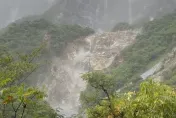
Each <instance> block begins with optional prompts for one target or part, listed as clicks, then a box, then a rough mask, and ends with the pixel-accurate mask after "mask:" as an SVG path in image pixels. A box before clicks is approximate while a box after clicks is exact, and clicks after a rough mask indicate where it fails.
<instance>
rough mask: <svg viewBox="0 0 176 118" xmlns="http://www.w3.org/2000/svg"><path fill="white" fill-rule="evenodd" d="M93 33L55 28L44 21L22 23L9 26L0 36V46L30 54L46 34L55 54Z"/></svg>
mask: <svg viewBox="0 0 176 118" xmlns="http://www.w3.org/2000/svg"><path fill="white" fill-rule="evenodd" d="M93 32H94V31H93V30H91V29H89V28H83V27H81V26H79V25H59V26H56V25H54V24H52V23H50V22H47V21H46V20H43V19H40V20H34V21H22V22H17V23H13V24H10V25H9V26H8V27H7V28H6V29H4V31H2V33H1V35H0V44H1V45H5V46H7V47H8V48H10V49H13V51H14V52H30V51H31V50H32V49H34V48H36V47H38V46H39V45H40V44H41V43H42V42H43V41H44V37H45V35H46V34H48V35H49V38H50V43H51V44H50V49H51V51H53V53H55V54H59V53H58V52H59V51H60V50H61V49H62V47H64V46H65V45H66V43H67V42H68V41H72V40H74V39H77V38H79V37H81V36H87V35H89V34H91V33H93Z"/></svg>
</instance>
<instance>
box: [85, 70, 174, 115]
mask: <svg viewBox="0 0 176 118" xmlns="http://www.w3.org/2000/svg"><path fill="white" fill-rule="evenodd" d="M83 79H85V80H86V81H87V82H88V83H89V85H90V86H91V87H92V88H94V91H92V93H93V92H94V94H89V95H88V96H84V95H83V94H82V99H85V98H83V97H86V100H87V103H86V102H83V104H87V105H88V106H86V115H87V117H88V118H175V117H176V113H175V112H176V92H175V90H174V88H171V87H169V86H167V85H164V84H161V83H158V82H154V81H152V80H148V81H146V82H143V83H141V84H140V88H139V91H137V92H135V91H130V92H128V93H118V92H117V91H113V90H112V86H113V85H115V84H114V82H113V80H114V79H113V77H112V76H111V75H107V74H105V73H102V72H91V73H88V74H85V75H83ZM99 93H102V94H101V95H102V96H101V98H100V97H99V96H100V94H99ZM88 103H89V104H88ZM90 103H91V104H90Z"/></svg>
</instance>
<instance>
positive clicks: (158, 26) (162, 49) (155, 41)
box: [113, 13, 176, 88]
mask: <svg viewBox="0 0 176 118" xmlns="http://www.w3.org/2000/svg"><path fill="white" fill-rule="evenodd" d="M175 19H176V13H173V14H169V15H167V16H164V17H163V18H161V19H156V20H154V21H151V22H148V23H147V24H145V25H144V27H143V30H142V32H141V34H139V35H138V36H137V38H136V42H135V43H134V44H133V45H131V46H129V47H127V48H126V49H125V50H124V51H123V52H122V58H123V59H124V62H123V64H121V65H120V66H118V67H115V68H114V70H113V72H114V74H115V75H116V80H117V81H118V83H119V84H118V85H117V88H120V87H123V86H124V85H126V84H127V83H130V82H133V83H134V85H133V86H136V85H135V84H136V83H138V82H139V80H140V74H141V73H143V72H145V71H146V70H147V69H148V68H149V66H150V67H151V66H152V65H151V63H152V64H155V63H153V62H156V60H159V59H160V58H161V57H162V56H163V55H164V54H166V53H167V52H169V51H170V50H171V49H172V48H173V47H174V46H175V45H176V40H175V36H176V32H175V31H176V22H175ZM137 86H138V85H137ZM131 87H132V86H131Z"/></svg>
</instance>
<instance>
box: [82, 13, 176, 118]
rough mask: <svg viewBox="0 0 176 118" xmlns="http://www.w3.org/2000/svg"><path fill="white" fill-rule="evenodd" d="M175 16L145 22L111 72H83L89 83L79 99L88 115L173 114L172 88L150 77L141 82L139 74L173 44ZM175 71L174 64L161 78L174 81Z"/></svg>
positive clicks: (144, 117) (138, 117)
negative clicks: (121, 60) (164, 76)
mask: <svg viewBox="0 0 176 118" xmlns="http://www.w3.org/2000/svg"><path fill="white" fill-rule="evenodd" d="M175 20H176V13H172V14H169V15H166V16H164V17H162V18H160V19H155V20H153V21H150V22H148V23H146V24H145V25H144V26H143V28H142V31H141V33H140V34H139V35H138V36H137V38H136V42H135V43H134V44H133V45H131V46H129V47H128V48H126V49H125V50H124V51H123V52H122V54H121V56H122V57H123V60H124V61H123V63H122V64H121V65H119V66H118V67H117V66H116V65H115V64H114V65H113V69H112V71H110V72H109V69H108V72H105V73H102V72H92V73H87V74H85V75H83V79H84V80H86V81H87V82H88V85H87V88H86V90H85V91H83V92H82V93H81V97H80V99H81V102H82V107H83V109H86V113H87V117H88V118H95V117H96V118H174V117H175V115H176V114H175V108H176V106H175V104H174V103H175V100H176V98H175V91H174V89H173V88H171V87H169V86H167V85H163V84H160V83H157V82H153V81H152V80H150V81H146V82H142V78H141V76H140V75H141V74H142V73H143V72H145V71H146V70H148V69H149V68H150V67H152V66H153V65H154V64H156V62H158V61H159V60H160V59H162V58H163V57H164V56H165V54H167V53H168V52H170V51H171V50H172V49H173V48H174V47H175V46H176V39H175V38H176V22H175ZM123 26H125V27H123ZM116 27H117V28H116V30H115V29H113V30H115V31H118V30H121V29H122V30H123V28H125V29H131V28H130V27H127V25H123V24H122V25H121V24H118V25H117V26H116ZM125 29H124V30H125ZM175 73H176V71H175V68H174V69H173V70H172V71H171V72H170V74H169V75H170V76H167V79H168V80H169V82H168V80H164V82H167V83H169V84H172V85H173V84H175V81H176V80H175V75H176V74H175ZM141 82H142V83H141ZM119 90H120V92H119ZM128 91H136V92H128ZM126 92H127V94H125V95H124V93H126Z"/></svg>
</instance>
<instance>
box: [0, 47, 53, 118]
mask: <svg viewBox="0 0 176 118" xmlns="http://www.w3.org/2000/svg"><path fill="white" fill-rule="evenodd" d="M40 50H41V49H40V48H39V49H37V50H34V51H33V52H32V53H31V54H29V55H20V57H19V58H14V57H13V56H10V55H9V54H4V55H1V57H0V92H1V93H0V117H2V118H10V117H13V118H18V117H21V118H24V117H25V118H31V117H33V118H44V117H46V118H49V117H51V118H52V117H53V118H54V117H55V116H56V113H55V112H54V110H52V109H51V108H50V107H49V105H48V104H47V103H45V102H44V97H46V95H45V93H44V92H42V91H40V90H39V89H38V88H34V87H30V86H28V85H25V84H23V83H24V81H25V80H26V79H27V78H28V77H29V75H30V74H31V73H32V72H33V71H34V70H36V68H37V67H38V66H37V65H36V64H34V63H33V59H34V58H35V57H36V55H37V52H39V51H40ZM39 108H40V109H39Z"/></svg>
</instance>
